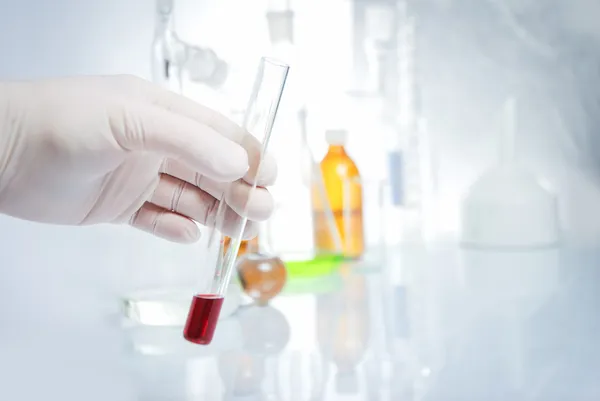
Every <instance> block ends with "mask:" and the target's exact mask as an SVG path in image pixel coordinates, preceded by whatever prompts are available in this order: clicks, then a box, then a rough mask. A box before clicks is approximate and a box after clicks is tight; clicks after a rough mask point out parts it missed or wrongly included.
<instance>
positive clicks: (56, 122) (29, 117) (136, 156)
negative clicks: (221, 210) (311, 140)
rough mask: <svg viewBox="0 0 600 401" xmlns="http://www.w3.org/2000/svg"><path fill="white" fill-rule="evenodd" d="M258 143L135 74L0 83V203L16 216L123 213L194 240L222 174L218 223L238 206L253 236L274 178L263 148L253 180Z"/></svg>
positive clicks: (69, 220) (138, 223)
mask: <svg viewBox="0 0 600 401" xmlns="http://www.w3.org/2000/svg"><path fill="white" fill-rule="evenodd" d="M260 148H261V144H260V143H259V142H258V140H256V139H255V138H254V137H253V136H252V135H250V134H248V133H247V132H245V131H244V130H243V129H242V128H240V127H239V126H237V125H236V124H234V123H233V122H231V121H230V120H228V119H227V118H225V117H223V116H222V115H220V114H218V113H216V112H214V111H212V110H210V109H208V108H206V107H203V106H201V105H199V104H197V103H195V102H193V101H191V100H188V99H186V98H184V97H182V96H179V95H177V94H174V93H172V92H169V91H166V90H164V89H162V88H160V87H157V86H154V85H153V84H151V83H149V82H147V81H144V80H142V79H139V78H135V77H129V76H113V77H109V76H107V77H77V78H65V79H56V80H46V81H38V82H11V83H3V84H0V212H1V213H4V214H7V215H11V216H14V217H17V218H21V219H26V220H31V221H38V222H44V223H53V224H67V225H86V224H96V223H127V222H128V223H129V224H131V225H132V226H134V227H137V228H139V229H141V230H144V231H147V232H151V233H153V234H155V235H157V236H159V237H163V238H166V239H169V240H172V241H177V242H193V241H195V240H197V239H198V237H199V230H198V227H197V225H196V224H195V223H194V221H196V222H199V223H201V224H207V223H210V222H213V221H214V219H215V217H216V216H215V213H216V210H217V207H218V199H221V198H222V196H223V193H224V191H225V190H226V188H227V187H228V186H229V185H230V183H231V185H232V187H231V189H230V190H229V191H227V192H226V194H227V195H226V196H225V201H226V203H227V205H228V209H227V214H226V224H225V230H224V232H225V234H231V230H232V229H233V228H234V227H235V225H236V224H237V221H238V220H239V218H240V216H239V215H240V213H242V212H243V211H245V210H247V215H248V216H247V217H248V218H249V220H250V221H249V224H248V226H247V228H246V232H245V237H246V238H250V237H252V236H253V235H254V234H255V232H256V224H252V221H253V220H254V221H260V220H264V219H267V218H268V217H269V216H270V214H271V213H272V210H273V200H272V198H271V195H270V194H269V192H268V191H267V190H266V189H265V188H264V186H267V185H271V184H273V182H274V180H275V177H276V175H277V168H276V163H275V161H274V159H273V158H272V157H269V156H268V155H267V156H266V157H265V160H264V162H263V167H262V168H261V174H260V177H256V170H257V167H258V161H259V155H260ZM255 179H256V181H257V184H258V185H259V186H260V187H258V188H257V189H256V191H254V193H253V194H252V196H250V198H249V200H248V195H249V191H250V188H251V185H250V184H251V183H253V182H254V180H255ZM246 202H248V207H247V209H246Z"/></svg>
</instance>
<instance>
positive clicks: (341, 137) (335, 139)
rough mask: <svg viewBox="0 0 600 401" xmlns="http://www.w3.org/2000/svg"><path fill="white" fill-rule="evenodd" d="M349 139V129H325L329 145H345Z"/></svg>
mask: <svg viewBox="0 0 600 401" xmlns="http://www.w3.org/2000/svg"><path fill="white" fill-rule="evenodd" d="M347 139H348V131H345V130H341V129H331V130H327V131H325V140H326V141H327V143H328V144H329V145H345V144H346V140H347Z"/></svg>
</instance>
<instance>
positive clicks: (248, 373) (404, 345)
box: [0, 246, 600, 401]
mask: <svg viewBox="0 0 600 401" xmlns="http://www.w3.org/2000/svg"><path fill="white" fill-rule="evenodd" d="M599 262H600V250H594V249H544V250H530V251H523V252H496V251H474V250H470V251H469V250H458V249H456V248H451V247H431V248H429V249H427V248H424V247H420V246H410V247H408V246H407V247H406V248H404V249H402V250H401V252H399V253H398V254H395V255H390V256H389V258H388V260H387V262H386V265H385V266H381V268H371V269H368V268H360V269H359V268H357V267H356V266H345V267H343V268H342V269H341V270H340V272H339V274H338V275H335V276H331V277H328V278H321V279H313V281H311V282H309V281H306V282H298V281H297V280H293V281H290V287H289V289H288V292H286V293H285V294H284V295H281V296H279V297H278V298H276V299H274V300H273V302H272V304H271V305H270V306H267V307H253V306H248V307H242V308H241V309H239V310H238V311H237V312H236V314H235V315H233V316H232V317H229V318H227V319H225V320H222V321H221V322H220V323H219V326H218V329H217V333H216V335H215V340H214V342H213V344H212V345H211V346H208V347H201V346H195V345H192V344H189V343H187V342H185V341H184V340H183V339H182V337H181V328H168V327H129V326H127V327H124V326H123V325H122V323H121V321H120V319H119V318H118V317H117V316H113V315H112V314H107V316H106V318H105V320H103V321H102V322H96V321H92V320H93V319H86V318H85V317H81V319H78V322H73V324H72V325H70V326H68V327H67V326H66V325H64V324H62V325H57V326H55V327H52V329H48V327H50V326H46V327H44V330H43V331H41V330H39V329H38V328H36V327H28V326H27V324H24V326H22V327H20V328H19V330H16V329H14V330H13V329H11V328H5V329H4V330H3V333H2V339H3V341H2V346H1V348H0V356H1V358H2V362H0V368H1V370H0V375H1V376H0V379H1V380H0V382H1V383H2V385H1V386H0V395H1V397H0V399H2V400H5V399H6V400H15V401H18V400H34V399H35V400H39V399H44V400H55V399H56V400H62V401H70V400H77V401H80V400H107V401H108V400H110V401H112V400H125V401H129V400H131V401H195V400H273V401H285V400H290V401H305V400H306V401H317V400H320V401H333V400H340V401H342V400H343V401H367V400H368V401H375V400H382V401H387V400H390V401H391V400H394V401H404V400H406V401H408V400H410V401H415V400H428V401H455V400H456V401H469V400H474V401H475V400H476V401H482V400H485V401H494V400H498V401H507V400H510V401H519V400H524V401H525V400H528V401H529V400H531V401H533V400H540V401H554V400H556V401H565V400H569V401H587V400H598V399H600V384H599V383H600V382H598V380H597V378H598V377H599V374H600V340H598V338H599V334H600V314H599V313H598V312H597V311H598V305H600V291H598V289H599V288H600V269H599V268H598V264H599ZM307 289H308V290H307Z"/></svg>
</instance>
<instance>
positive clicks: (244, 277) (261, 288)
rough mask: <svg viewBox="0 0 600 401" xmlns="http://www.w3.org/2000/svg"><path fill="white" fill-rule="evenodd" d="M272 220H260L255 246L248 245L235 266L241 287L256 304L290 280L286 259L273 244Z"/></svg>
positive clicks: (268, 297) (262, 303)
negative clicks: (281, 256) (282, 258)
mask: <svg viewBox="0 0 600 401" xmlns="http://www.w3.org/2000/svg"><path fill="white" fill-rule="evenodd" d="M270 234H271V230H269V222H263V223H261V224H260V228H259V233H258V236H257V237H256V238H257V241H256V246H248V248H247V252H246V253H244V254H243V255H241V256H239V257H238V259H237V261H236V266H235V269H236V271H237V276H238V278H239V281H240V284H241V286H242V289H243V290H244V292H245V293H246V295H248V296H249V297H250V298H251V299H252V300H253V301H254V302H255V303H256V304H257V305H259V306H266V305H267V304H268V303H269V302H270V301H271V299H273V298H275V297H276V296H277V295H279V293H280V292H281V291H282V290H283V288H284V286H285V284H286V282H287V270H286V266H285V263H284V262H283V260H281V258H280V257H279V256H278V255H277V254H276V253H275V252H274V250H273V247H272V246H271V243H272V241H271V235H270Z"/></svg>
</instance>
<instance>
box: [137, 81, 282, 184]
mask: <svg viewBox="0 0 600 401" xmlns="http://www.w3.org/2000/svg"><path fill="white" fill-rule="evenodd" d="M129 86H130V87H131V88H132V90H133V91H134V93H137V94H138V95H142V96H144V97H145V98H147V99H149V100H150V102H151V103H153V104H154V105H156V106H158V107H161V108H164V109H166V110H169V111H171V112H173V113H176V114H180V115H182V116H185V117H188V118H190V119H193V120H195V121H198V122H200V123H202V124H205V125H207V126H209V127H211V128H212V129H214V130H215V131H217V132H218V133H220V134H221V135H223V136H225V137H226V138H228V139H231V140H232V141H234V142H236V143H238V144H239V145H241V146H242V147H243V148H244V149H245V150H246V152H247V153H248V164H249V167H250V168H249V170H248V172H247V173H246V175H245V176H244V177H243V179H244V180H245V181H246V182H248V183H250V184H253V183H254V181H257V185H260V186H268V185H273V184H274V183H275V180H276V178H277V163H276V161H275V159H274V158H273V156H271V155H268V154H266V155H264V161H263V163H262V167H261V168H260V176H259V177H257V171H258V165H259V162H260V159H261V151H262V143H261V142H260V141H259V140H258V139H257V138H256V137H255V136H253V135H252V134H251V133H249V132H248V131H246V130H245V129H243V128H242V127H240V126H239V125H238V124H236V123H235V122H233V121H231V119H229V118H227V117H226V116H224V115H223V114H221V113H219V112H217V111H215V110H213V109H211V108H209V107H206V106H204V105H201V104H199V103H197V102H195V101H193V100H191V99H188V98H187V97H185V96H182V95H179V94H177V93H174V92H171V91H169V90H166V89H164V88H162V87H160V86H158V85H154V84H152V83H150V82H148V81H146V80H143V79H134V80H132V82H130V83H129Z"/></svg>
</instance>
